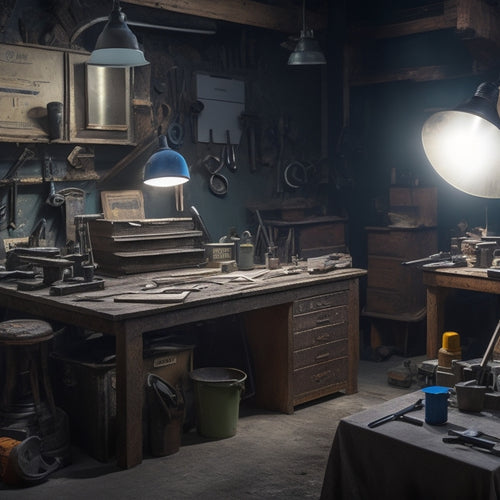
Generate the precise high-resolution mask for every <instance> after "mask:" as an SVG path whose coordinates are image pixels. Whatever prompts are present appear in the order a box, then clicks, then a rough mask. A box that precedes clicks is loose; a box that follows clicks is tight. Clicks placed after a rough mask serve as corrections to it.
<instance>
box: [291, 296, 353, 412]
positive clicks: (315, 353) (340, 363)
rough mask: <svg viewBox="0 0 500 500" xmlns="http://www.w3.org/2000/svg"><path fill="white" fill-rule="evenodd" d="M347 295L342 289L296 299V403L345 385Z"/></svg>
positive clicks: (294, 380)
mask: <svg viewBox="0 0 500 500" xmlns="http://www.w3.org/2000/svg"><path fill="white" fill-rule="evenodd" d="M348 299H349V295H348V292H347V291H342V290H340V291H337V292H334V293H330V294H324V295H317V296H315V297H307V298H304V299H300V300H297V301H295V302H294V303H293V308H292V310H293V319H292V321H293V361H292V362H293V387H294V390H293V399H294V405H297V404H300V403H304V402H306V401H310V400H312V399H316V398H318V397H321V396H324V395H327V394H331V393H333V392H336V391H338V390H339V389H342V388H345V385H346V381H347V377H348V338H347V337H348V327H347V322H348Z"/></svg>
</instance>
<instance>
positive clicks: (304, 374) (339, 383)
mask: <svg viewBox="0 0 500 500" xmlns="http://www.w3.org/2000/svg"><path fill="white" fill-rule="evenodd" d="M347 372H348V359H347V357H344V358H339V359H334V360H333V361H329V362H327V363H318V364H315V365H311V366H306V367H305V368H299V369H297V370H294V372H293V386H294V388H295V390H294V398H293V401H294V405H298V404H301V403H305V402H307V401H311V400H313V399H317V398H320V397H322V396H326V395H328V394H333V393H334V392H337V391H339V390H342V389H344V388H345V387H346V384H347Z"/></svg>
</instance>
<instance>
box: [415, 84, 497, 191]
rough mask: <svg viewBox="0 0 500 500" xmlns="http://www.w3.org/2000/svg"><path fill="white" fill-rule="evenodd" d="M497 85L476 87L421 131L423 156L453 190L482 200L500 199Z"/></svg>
mask: <svg viewBox="0 0 500 500" xmlns="http://www.w3.org/2000/svg"><path fill="white" fill-rule="evenodd" d="M498 93H499V92H498V82H495V83H491V82H485V83H482V84H481V85H479V87H478V88H477V90H476V92H475V94H474V96H473V97H472V98H471V99H470V100H469V101H467V102H465V103H464V104H462V105H460V106H458V107H457V108H456V109H454V110H450V111H440V112H438V113H435V114H433V115H432V116H431V117H430V118H429V119H428V120H427V121H426V122H425V123H424V126H423V128H422V143H423V146H424V150H425V154H426V155H427V158H428V159H429V161H430V162H431V165H432V167H433V168H434V169H435V170H436V172H437V173H438V174H439V175H440V176H441V177H442V178H443V179H444V180H445V181H446V182H448V183H449V184H451V185H452V186H453V187H455V188H457V189H459V190H460V191H463V192H465V193H468V194H471V195H473V196H479V197H482V198H500V118H499V116H498V111H497V102H498Z"/></svg>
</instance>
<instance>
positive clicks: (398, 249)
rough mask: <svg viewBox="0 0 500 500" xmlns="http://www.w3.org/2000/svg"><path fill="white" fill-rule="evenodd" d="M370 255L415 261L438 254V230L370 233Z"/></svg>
mask: <svg viewBox="0 0 500 500" xmlns="http://www.w3.org/2000/svg"><path fill="white" fill-rule="evenodd" d="M367 244H368V255H384V256H387V257H399V258H400V259H401V260H413V259H420V258H422V257H427V256H428V255H430V254H432V253H435V252H437V246H438V241H437V230H436V229H422V230H420V229H408V230H399V231H398V230H394V231H390V230H382V231H368V243H367Z"/></svg>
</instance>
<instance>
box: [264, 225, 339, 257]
mask: <svg viewBox="0 0 500 500" xmlns="http://www.w3.org/2000/svg"><path fill="white" fill-rule="evenodd" d="M264 224H265V225H266V226H268V227H269V229H270V231H271V232H272V236H273V241H274V242H275V244H277V245H278V257H279V258H280V261H281V262H289V261H290V259H291V257H292V256H294V255H298V256H299V258H301V259H307V258H309V257H318V256H320V255H325V254H329V253H336V252H342V253H343V252H346V251H347V243H346V228H347V219H346V218H345V217H337V216H321V217H307V218H304V219H300V220H275V219H266V220H264Z"/></svg>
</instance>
